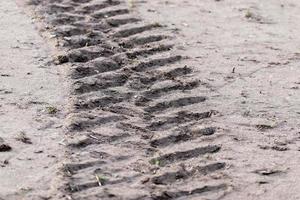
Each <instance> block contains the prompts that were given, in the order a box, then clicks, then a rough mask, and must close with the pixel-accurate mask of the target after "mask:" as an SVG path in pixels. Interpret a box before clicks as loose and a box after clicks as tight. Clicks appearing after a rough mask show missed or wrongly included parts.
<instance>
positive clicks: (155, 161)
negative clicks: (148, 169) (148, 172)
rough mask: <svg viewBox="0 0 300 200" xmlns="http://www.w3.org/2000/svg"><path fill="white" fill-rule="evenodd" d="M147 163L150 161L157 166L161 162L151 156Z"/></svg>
mask: <svg viewBox="0 0 300 200" xmlns="http://www.w3.org/2000/svg"><path fill="white" fill-rule="evenodd" d="M149 163H150V164H151V165H157V166H160V164H161V162H160V160H159V159H158V158H153V159H151V160H150V161H149Z"/></svg>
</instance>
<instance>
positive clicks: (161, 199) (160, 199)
mask: <svg viewBox="0 0 300 200" xmlns="http://www.w3.org/2000/svg"><path fill="white" fill-rule="evenodd" d="M227 187H228V186H227V185H226V184H219V185H215V186H207V185H206V186H203V187H200V188H196V189H193V190H191V191H175V192H171V191H164V192H162V193H161V194H160V195H153V196H152V199H153V200H169V199H175V198H179V197H183V196H190V195H195V194H202V193H205V192H213V191H219V190H226V189H227Z"/></svg>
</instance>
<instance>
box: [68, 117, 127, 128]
mask: <svg viewBox="0 0 300 200" xmlns="http://www.w3.org/2000/svg"><path fill="white" fill-rule="evenodd" d="M124 119H126V118H125V117H123V116H108V117H95V119H86V120H77V121H75V122H73V123H71V124H70V125H69V130H70V131H83V130H85V129H88V128H91V127H94V126H96V125H100V124H101V125H104V124H107V123H111V122H116V121H122V120H124Z"/></svg>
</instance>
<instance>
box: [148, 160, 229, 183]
mask: <svg viewBox="0 0 300 200" xmlns="http://www.w3.org/2000/svg"><path fill="white" fill-rule="evenodd" d="M224 167H225V163H213V164H209V165H205V166H197V167H195V168H193V169H192V170H190V171H187V170H185V169H181V170H178V171H176V172H167V173H165V174H162V175H160V176H156V177H153V178H152V179H151V180H152V182H153V183H154V184H157V185H167V184H171V183H174V182H176V181H177V180H185V179H188V178H189V177H191V176H193V175H195V174H201V175H207V174H209V173H212V172H215V171H217V170H220V169H224Z"/></svg>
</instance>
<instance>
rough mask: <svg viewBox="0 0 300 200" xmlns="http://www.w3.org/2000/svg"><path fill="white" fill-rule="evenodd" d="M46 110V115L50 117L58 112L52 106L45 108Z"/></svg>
mask: <svg viewBox="0 0 300 200" xmlns="http://www.w3.org/2000/svg"><path fill="white" fill-rule="evenodd" d="M46 110H47V113H48V114H50V115H54V114H55V113H57V112H58V109H57V108H55V107H53V106H48V107H46Z"/></svg>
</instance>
